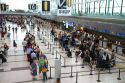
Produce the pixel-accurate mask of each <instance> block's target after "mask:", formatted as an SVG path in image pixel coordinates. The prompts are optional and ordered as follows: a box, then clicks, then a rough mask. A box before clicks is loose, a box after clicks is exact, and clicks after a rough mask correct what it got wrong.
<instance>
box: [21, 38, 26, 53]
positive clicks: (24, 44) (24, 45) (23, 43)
mask: <svg viewBox="0 0 125 83" xmlns="http://www.w3.org/2000/svg"><path fill="white" fill-rule="evenodd" d="M22 45H23V51H24V52H25V50H26V45H27V41H26V40H25V39H24V41H23V42H22Z"/></svg>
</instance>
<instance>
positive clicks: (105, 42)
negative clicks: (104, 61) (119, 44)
mask: <svg viewBox="0 0 125 83" xmlns="http://www.w3.org/2000/svg"><path fill="white" fill-rule="evenodd" d="M107 43H108V41H107V40H102V47H103V48H107Z"/></svg>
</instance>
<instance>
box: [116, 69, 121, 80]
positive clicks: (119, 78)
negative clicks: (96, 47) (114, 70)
mask: <svg viewBox="0 0 125 83" xmlns="http://www.w3.org/2000/svg"><path fill="white" fill-rule="evenodd" d="M120 75H121V71H120V69H119V73H118V78H117V80H121V77H120Z"/></svg>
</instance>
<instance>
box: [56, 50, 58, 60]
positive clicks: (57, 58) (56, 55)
mask: <svg viewBox="0 0 125 83" xmlns="http://www.w3.org/2000/svg"><path fill="white" fill-rule="evenodd" d="M56 59H58V58H57V50H56Z"/></svg>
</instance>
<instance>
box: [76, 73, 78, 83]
mask: <svg viewBox="0 0 125 83" xmlns="http://www.w3.org/2000/svg"><path fill="white" fill-rule="evenodd" d="M76 83H78V72H76Z"/></svg>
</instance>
